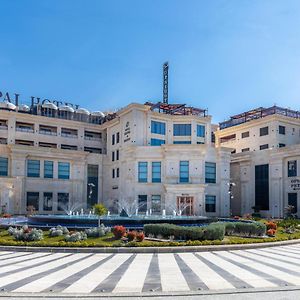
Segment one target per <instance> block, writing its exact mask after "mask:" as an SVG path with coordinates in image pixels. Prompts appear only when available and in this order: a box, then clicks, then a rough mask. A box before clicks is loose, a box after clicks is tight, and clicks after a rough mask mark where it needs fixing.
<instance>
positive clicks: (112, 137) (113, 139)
mask: <svg viewBox="0 0 300 300" xmlns="http://www.w3.org/2000/svg"><path fill="white" fill-rule="evenodd" d="M111 144H112V145H114V144H115V135H114V134H113V135H112V136H111Z"/></svg>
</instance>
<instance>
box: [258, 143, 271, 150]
mask: <svg viewBox="0 0 300 300" xmlns="http://www.w3.org/2000/svg"><path fill="white" fill-rule="evenodd" d="M268 148H269V144H264V145H260V146H259V150H265V149H268Z"/></svg>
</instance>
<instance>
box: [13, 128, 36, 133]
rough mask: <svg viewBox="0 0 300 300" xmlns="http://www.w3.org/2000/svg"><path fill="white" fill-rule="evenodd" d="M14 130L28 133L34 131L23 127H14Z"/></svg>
mask: <svg viewBox="0 0 300 300" xmlns="http://www.w3.org/2000/svg"><path fill="white" fill-rule="evenodd" d="M16 131H21V132H29V133H33V132H34V130H33V129H32V128H23V127H16Z"/></svg>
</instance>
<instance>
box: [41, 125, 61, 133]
mask: <svg viewBox="0 0 300 300" xmlns="http://www.w3.org/2000/svg"><path fill="white" fill-rule="evenodd" d="M39 134H43V135H51V136H56V135H57V128H56V127H51V126H45V125H40V130H39Z"/></svg>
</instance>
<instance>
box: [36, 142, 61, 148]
mask: <svg viewBox="0 0 300 300" xmlns="http://www.w3.org/2000/svg"><path fill="white" fill-rule="evenodd" d="M39 147H43V148H53V149H55V148H57V145H56V144H52V143H43V142H39Z"/></svg>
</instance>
